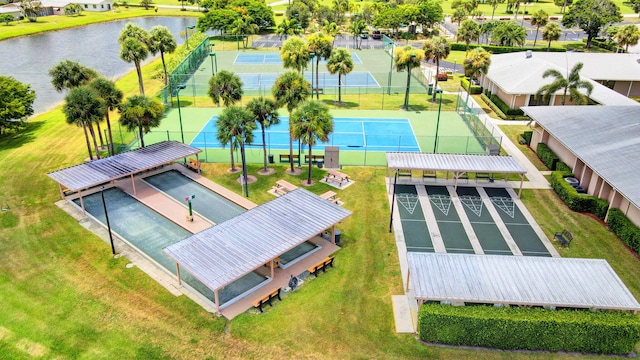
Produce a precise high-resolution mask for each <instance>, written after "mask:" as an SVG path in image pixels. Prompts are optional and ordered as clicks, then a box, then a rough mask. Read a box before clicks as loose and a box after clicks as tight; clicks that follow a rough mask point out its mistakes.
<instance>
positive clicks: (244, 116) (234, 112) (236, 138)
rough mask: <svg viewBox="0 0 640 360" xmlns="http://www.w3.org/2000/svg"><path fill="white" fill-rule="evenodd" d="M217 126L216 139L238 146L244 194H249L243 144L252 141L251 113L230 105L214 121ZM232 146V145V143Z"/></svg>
mask: <svg viewBox="0 0 640 360" xmlns="http://www.w3.org/2000/svg"><path fill="white" fill-rule="evenodd" d="M216 127H217V128H218V134H217V135H216V136H217V137H218V140H219V141H220V142H221V143H222V144H223V146H224V144H226V143H227V142H230V143H231V144H237V145H239V146H240V156H241V160H242V177H243V182H242V183H243V185H244V188H245V196H247V197H248V196H249V183H248V180H249V179H248V176H247V161H246V157H245V152H244V146H245V144H251V143H252V142H253V130H255V129H256V123H255V122H254V121H253V114H252V113H251V112H250V111H249V110H247V109H245V108H243V107H239V106H231V107H227V108H225V109H224V110H222V114H220V116H219V117H218V120H217V121H216ZM232 147H233V145H232ZM231 161H232V163H231V170H232V171H235V169H234V164H233V157H232V158H231Z"/></svg>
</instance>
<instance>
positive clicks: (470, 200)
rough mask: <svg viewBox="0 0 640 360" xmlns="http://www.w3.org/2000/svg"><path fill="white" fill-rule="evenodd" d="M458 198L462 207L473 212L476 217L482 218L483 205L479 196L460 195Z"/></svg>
mask: <svg viewBox="0 0 640 360" xmlns="http://www.w3.org/2000/svg"><path fill="white" fill-rule="evenodd" d="M459 198H460V202H461V203H462V205H464V206H466V207H467V208H468V209H469V210H471V211H473V213H474V214H476V215H478V217H481V216H482V208H483V207H484V205H483V203H482V198H481V197H480V196H473V195H462V196H460V197H459Z"/></svg>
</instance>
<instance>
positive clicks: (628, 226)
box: [607, 208, 640, 254]
mask: <svg viewBox="0 0 640 360" xmlns="http://www.w3.org/2000/svg"><path fill="white" fill-rule="evenodd" d="M607 225H609V227H610V228H611V230H613V232H614V233H616V235H618V236H619V237H620V239H622V241H624V242H625V243H626V244H627V245H629V247H630V248H632V249H633V251H635V252H636V253H637V254H640V228H639V227H637V226H636V225H635V224H634V223H632V222H631V220H629V219H628V218H627V217H626V216H625V215H624V213H623V212H622V211H621V210H620V209H615V208H612V209H611V210H609V216H608V217H607Z"/></svg>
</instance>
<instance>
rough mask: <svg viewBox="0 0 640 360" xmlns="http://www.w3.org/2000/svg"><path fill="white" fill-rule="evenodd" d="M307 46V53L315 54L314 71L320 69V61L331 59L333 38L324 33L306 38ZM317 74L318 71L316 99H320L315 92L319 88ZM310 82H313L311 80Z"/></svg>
mask: <svg viewBox="0 0 640 360" xmlns="http://www.w3.org/2000/svg"><path fill="white" fill-rule="evenodd" d="M307 44H308V47H309V51H310V52H313V53H314V54H315V60H316V69H320V60H321V59H324V60H328V59H329V57H331V52H332V50H333V37H332V36H329V35H326V34H324V33H316V34H313V35H310V36H308V37H307ZM312 61H313V59H312ZM319 72H320V71H316V99H319V98H320V94H319V92H318V90H317V89H318V87H319V86H318V84H319V82H318V77H319V75H318V73H319ZM311 81H312V82H313V79H312V80H311ZM312 95H313V94H312Z"/></svg>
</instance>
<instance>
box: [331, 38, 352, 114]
mask: <svg viewBox="0 0 640 360" xmlns="http://www.w3.org/2000/svg"><path fill="white" fill-rule="evenodd" d="M327 70H329V73H331V74H332V75H333V74H338V103H339V104H340V103H342V75H347V74H348V73H350V72H351V71H352V70H353V58H352V57H351V54H350V53H349V52H348V51H347V50H346V49H336V50H335V51H333V52H332V53H331V56H330V57H329V60H328V61H327Z"/></svg>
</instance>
